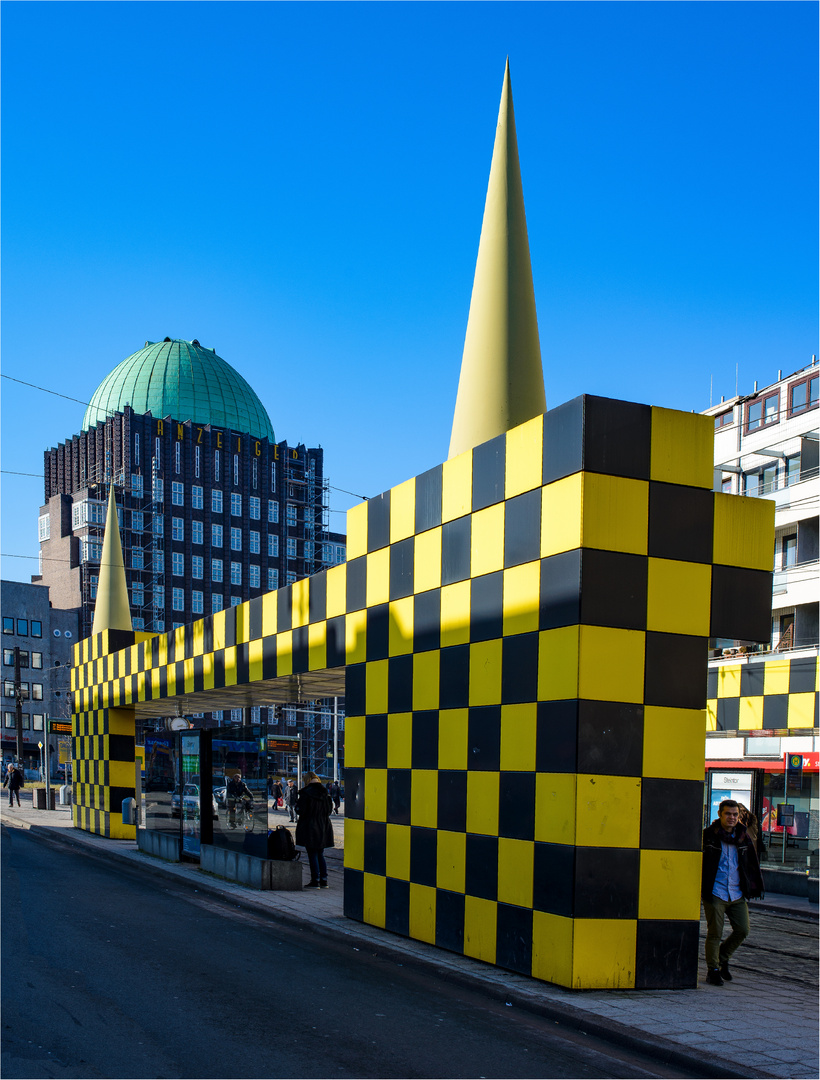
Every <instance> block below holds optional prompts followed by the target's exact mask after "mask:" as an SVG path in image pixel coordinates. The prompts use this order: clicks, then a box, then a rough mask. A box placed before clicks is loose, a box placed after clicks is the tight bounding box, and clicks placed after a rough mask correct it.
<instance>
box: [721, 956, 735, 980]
mask: <svg viewBox="0 0 820 1080" xmlns="http://www.w3.org/2000/svg"><path fill="white" fill-rule="evenodd" d="M719 970H720V977H721V979H723V981H724V982H731V981H732V973H731V971H729V962H728V961H727V960H722V961H721V963H720V969H719Z"/></svg>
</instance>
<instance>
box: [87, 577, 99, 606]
mask: <svg viewBox="0 0 820 1080" xmlns="http://www.w3.org/2000/svg"><path fill="white" fill-rule="evenodd" d="M99 580H100V579H99V578H98V577H96V576H95V575H94V574H89V576H88V591H89V593H90V594H91V599H92V600H96V599H97V585H98V584H99Z"/></svg>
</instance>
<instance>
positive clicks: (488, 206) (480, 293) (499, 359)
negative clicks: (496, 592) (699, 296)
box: [449, 59, 547, 458]
mask: <svg viewBox="0 0 820 1080" xmlns="http://www.w3.org/2000/svg"><path fill="white" fill-rule="evenodd" d="M546 409H547V403H546V398H545V396H544V373H543V370H542V367H541V346H540V344H539V340H538V320H537V318H536V314H535V293H534V291H533V286H532V267H531V265H530V245H529V241H528V240H527V219H526V217H525V214H524V192H523V190H522V187H521V170H520V166H519V163H518V143H517V141H516V137H515V116H514V114H513V100H512V87H511V86H510V61H509V59H508V60H507V68H506V71H505V72H504V86H503V89H502V91H501V106H500V108H499V110H498V127H497V128H496V133H495V146H494V147H493V160H492V165H491V166H490V182H489V184H488V187H487V200H486V202H485V204H484V221H483V223H482V226H481V240H480V242H479V245H478V259H477V260H476V269H475V279H474V281H473V295H472V299H471V300H470V315H469V318H468V320H467V334H466V337H465V339H464V355H463V357H462V360H461V377H460V379H459V383H458V397H457V399H456V410H455V415H454V417H453V432H452V436H451V438H450V454H449V456H450V457H451V458H453V457H456V456H457V455H458V454H462V453H464V451H465V450H470V449H472V447H474V446H478V445H479V444H480V443H483V442H486V441H487V440H488V439H492V438H494V437H495V436H496V435H500V434H501V433H502V432H504V431H509V430H510V428H513V427H516V426H517V425H518V424H523V423H524V422H525V421H527V420H531V419H532V418H533V417H534V416H538V415H540V414H541V413H543V412H546Z"/></svg>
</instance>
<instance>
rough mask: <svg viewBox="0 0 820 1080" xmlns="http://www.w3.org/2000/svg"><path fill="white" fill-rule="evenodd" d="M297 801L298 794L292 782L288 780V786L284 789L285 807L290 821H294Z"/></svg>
mask: <svg viewBox="0 0 820 1080" xmlns="http://www.w3.org/2000/svg"><path fill="white" fill-rule="evenodd" d="M298 800H299V792H298V790H297V788H296V784H294V782H293V781H292V780H288V786H287V787H286V788H285V806H286V807H287V811H288V814H289V815H290V820H291V821H296V804H297V802H298Z"/></svg>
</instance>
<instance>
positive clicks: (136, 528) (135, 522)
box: [131, 510, 145, 533]
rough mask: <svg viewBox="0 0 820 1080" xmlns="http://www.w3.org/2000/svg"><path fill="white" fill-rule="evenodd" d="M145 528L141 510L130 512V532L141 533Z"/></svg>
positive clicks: (143, 515)
mask: <svg viewBox="0 0 820 1080" xmlns="http://www.w3.org/2000/svg"><path fill="white" fill-rule="evenodd" d="M144 528H145V514H144V513H143V512H142V510H132V511H131V531H132V532H138V533H141V532H142V530H143V529H144Z"/></svg>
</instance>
